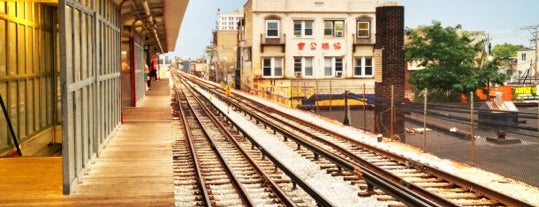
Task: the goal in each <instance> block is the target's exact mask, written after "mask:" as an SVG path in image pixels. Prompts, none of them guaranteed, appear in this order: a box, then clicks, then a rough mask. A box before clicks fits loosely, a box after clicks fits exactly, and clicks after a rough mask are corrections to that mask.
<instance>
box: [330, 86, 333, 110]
mask: <svg viewBox="0 0 539 207" xmlns="http://www.w3.org/2000/svg"><path fill="white" fill-rule="evenodd" d="M332 94H333V91H332V90H331V80H329V113H331V112H333V102H332V101H333V97H332Z"/></svg>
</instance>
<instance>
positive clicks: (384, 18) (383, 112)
mask: <svg viewBox="0 0 539 207" xmlns="http://www.w3.org/2000/svg"><path fill="white" fill-rule="evenodd" d="M376 31H377V34H376V49H379V50H381V51H382V81H381V82H377V83H376V84H375V97H376V100H375V105H376V107H375V109H374V112H375V121H376V124H375V132H376V133H382V134H383V135H384V136H385V137H392V135H397V136H398V137H399V138H400V139H401V140H402V141H404V138H405V136H404V135H405V134H404V113H402V112H399V110H398V108H399V104H400V103H402V102H404V84H405V82H404V73H405V58H404V50H403V46H404V7H402V6H383V7H377V8H376ZM392 86H393V92H394V93H393V103H394V106H395V110H394V111H395V113H394V114H395V119H394V122H393V123H391V120H392V119H391V113H390V112H391V98H392V94H391V87H392ZM392 132H393V134H391V133H392Z"/></svg>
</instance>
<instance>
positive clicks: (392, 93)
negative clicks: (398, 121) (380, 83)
mask: <svg viewBox="0 0 539 207" xmlns="http://www.w3.org/2000/svg"><path fill="white" fill-rule="evenodd" d="M394 90H395V89H394V86H393V85H391V108H390V109H391V110H390V114H391V120H390V122H391V123H390V129H389V130H390V132H389V137H391V139H393V127H394V126H393V125H394V122H395V108H394V105H393V103H394V100H393V99H394V95H395V94H394V92H395V91H394Z"/></svg>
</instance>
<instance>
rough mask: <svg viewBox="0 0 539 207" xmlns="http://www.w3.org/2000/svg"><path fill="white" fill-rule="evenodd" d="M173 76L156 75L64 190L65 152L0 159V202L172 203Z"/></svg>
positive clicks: (107, 204) (10, 204) (172, 204)
mask: <svg viewBox="0 0 539 207" xmlns="http://www.w3.org/2000/svg"><path fill="white" fill-rule="evenodd" d="M170 98H171V96H170V86H169V79H161V80H160V81H153V82H152V85H151V90H149V91H147V92H146V96H145V97H144V98H143V99H142V100H141V101H140V103H138V106H137V107H128V108H123V109H122V116H123V124H122V125H121V126H120V127H119V129H118V130H117V132H116V133H114V135H113V136H112V137H111V138H110V139H109V141H108V143H107V144H106V146H105V147H104V148H103V149H102V151H101V154H100V155H99V157H97V158H95V159H94V160H93V161H91V166H89V167H88V170H87V171H86V172H85V174H84V175H83V176H82V178H83V179H82V181H80V183H79V184H78V185H77V186H76V187H75V189H74V191H73V192H72V194H71V195H63V193H62V192H63V190H62V158H61V157H18V158H3V159H0V166H2V167H0V175H2V176H0V206H174V177H173V166H172V143H173V140H174V136H175V135H177V134H178V133H181V129H178V128H177V127H176V128H174V126H173V124H172V122H173V118H172V114H171V110H172V109H171V107H170Z"/></svg>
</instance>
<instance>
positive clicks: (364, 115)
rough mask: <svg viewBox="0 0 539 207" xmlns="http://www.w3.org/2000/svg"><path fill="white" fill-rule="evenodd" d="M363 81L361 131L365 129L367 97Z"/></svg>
mask: <svg viewBox="0 0 539 207" xmlns="http://www.w3.org/2000/svg"><path fill="white" fill-rule="evenodd" d="M365 87H366V85H365V83H363V131H367V97H365Z"/></svg>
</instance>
